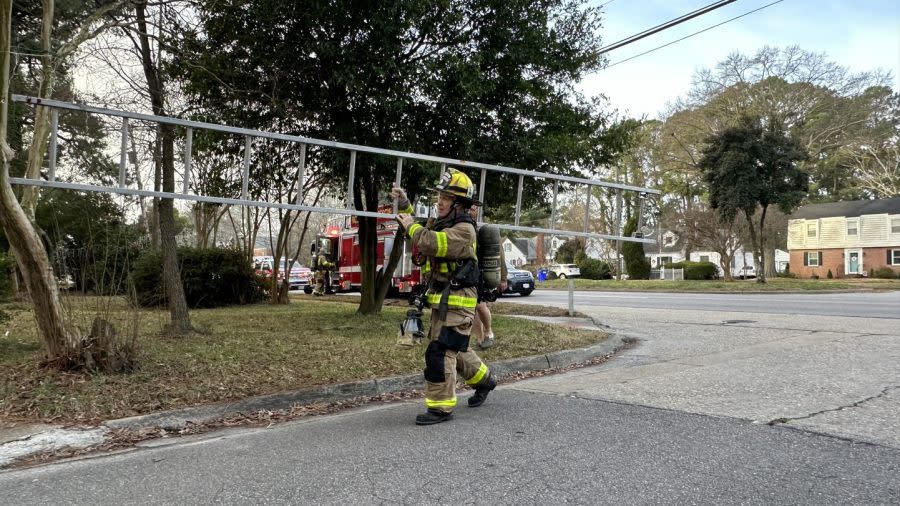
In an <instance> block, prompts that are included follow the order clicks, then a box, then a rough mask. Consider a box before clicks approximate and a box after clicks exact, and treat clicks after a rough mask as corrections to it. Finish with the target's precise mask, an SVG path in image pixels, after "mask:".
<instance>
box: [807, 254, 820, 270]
mask: <svg viewBox="0 0 900 506" xmlns="http://www.w3.org/2000/svg"><path fill="white" fill-rule="evenodd" d="M820 256H821V254H820V253H819V252H818V251H807V252H806V265H808V266H809V267H819V257H820Z"/></svg>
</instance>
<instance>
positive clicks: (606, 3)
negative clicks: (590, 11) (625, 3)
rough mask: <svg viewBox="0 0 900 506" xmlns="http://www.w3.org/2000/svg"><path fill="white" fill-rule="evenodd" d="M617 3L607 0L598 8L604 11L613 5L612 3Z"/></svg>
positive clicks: (613, 0)
mask: <svg viewBox="0 0 900 506" xmlns="http://www.w3.org/2000/svg"><path fill="white" fill-rule="evenodd" d="M615 1H616V0H606V1H605V2H603V3H602V4H600V6H599V7H597V8H598V9H602V8H604V7H606V6H607V5H609V4H611V3H613V2H615Z"/></svg>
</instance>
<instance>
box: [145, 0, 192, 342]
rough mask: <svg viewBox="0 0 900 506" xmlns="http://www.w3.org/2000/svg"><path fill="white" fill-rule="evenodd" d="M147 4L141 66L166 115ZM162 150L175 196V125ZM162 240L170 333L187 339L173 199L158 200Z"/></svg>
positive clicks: (167, 188) (168, 188)
mask: <svg viewBox="0 0 900 506" xmlns="http://www.w3.org/2000/svg"><path fill="white" fill-rule="evenodd" d="M145 8H146V2H138V3H136V4H135V6H134V9H135V14H136V15H137V24H138V38H139V39H140V45H141V63H142V65H143V67H144V76H145V77H146V79H147V87H148V88H149V92H150V102H151V105H152V107H153V114H156V115H159V116H162V115H165V99H164V96H163V94H164V91H163V88H162V76H161V75H160V71H159V69H158V68H157V65H158V64H159V62H156V63H154V62H153V59H152V56H151V54H150V39H149V36H148V32H147V20H146V17H145V12H144V9H145ZM157 132H158V134H159V136H160V138H159V139H157V142H158V143H159V145H160V146H161V148H160V150H161V154H162V160H161V162H162V163H161V167H160V164H158V165H157V168H158V169H159V168H161V171H162V190H163V191H164V192H170V193H174V192H175V130H174V127H173V126H172V125H169V124H165V123H161V124H160V125H159V127H158V130H157ZM158 219H159V236H160V246H161V247H162V254H163V285H164V288H165V293H166V299H167V302H168V305H169V315H170V317H171V320H172V321H171V324H170V327H169V332H170V333H172V334H173V335H185V334H188V333H190V332H191V331H192V330H193V329H192V327H191V320H190V315H189V314H188V307H187V301H186V300H185V297H184V286H183V285H182V284H181V269H180V268H179V266H178V252H177V247H178V245H177V244H176V242H175V201H174V200H173V199H170V198H164V199H160V200H159V217H158Z"/></svg>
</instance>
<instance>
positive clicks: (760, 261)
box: [750, 206, 769, 283]
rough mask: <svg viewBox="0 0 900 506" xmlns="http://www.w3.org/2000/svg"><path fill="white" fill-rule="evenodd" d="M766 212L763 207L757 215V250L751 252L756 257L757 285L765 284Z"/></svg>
mask: <svg viewBox="0 0 900 506" xmlns="http://www.w3.org/2000/svg"><path fill="white" fill-rule="evenodd" d="M766 210H767V207H766V206H763V208H762V211H761V212H760V214H759V248H753V252H754V254H755V255H756V282H757V283H765V282H766V255H765V253H764V252H765V251H766V249H767V246H768V243H769V241H768V240H767V237H766V235H767V234H766ZM750 228H751V229H753V222H751V223H750Z"/></svg>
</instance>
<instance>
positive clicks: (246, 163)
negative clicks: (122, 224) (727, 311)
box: [10, 94, 661, 243]
mask: <svg viewBox="0 0 900 506" xmlns="http://www.w3.org/2000/svg"><path fill="white" fill-rule="evenodd" d="M11 98H12V101H13V102H21V103H25V104H28V105H32V106H43V107H48V108H50V109H51V111H52V112H56V111H58V110H71V111H81V112H84V113H88V114H98V115H104V116H112V117H118V118H121V119H122V142H121V153H120V175H119V181H118V183H119V186H118V187H110V186H98V185H90V184H80V183H67V182H63V181H58V180H57V179H56V174H55V168H56V156H57V153H56V151H57V150H56V149H51V150H50V153H49V154H50V161H49V165H50V168H51V171H50V180H49V181H44V180H33V179H28V178H10V182H11V183H14V184H20V185H26V186H29V185H30V186H38V187H47V188H61V189H70V190H78V191H91V192H105V193H116V194H122V195H135V196H145V197H157V198H172V199H180V200H192V201H197V202H211V203H221V204H233V205H243V206H255V207H268V208H281V209H291V210H297V211H308V212H317V213H326V214H338V215H345V216H362V217H376V218H392V217H394V215H393V214H385V213H379V212H372V211H362V210H357V209H354V208H353V204H352V202H353V195H352V194H353V190H354V186H353V180H354V176H355V168H356V163H355V162H356V155H357V153H358V152H360V153H369V154H376V155H383V156H389V157H396V158H397V159H398V165H397V172H396V178H395V182H396V181H397V179H399V176H400V173H401V170H402V160H404V159H408V160H420V161H425V162H434V163H440V164H441V171H444V170H445V169H446V167H447V166H454V167H458V168H460V169H466V168H474V169H481V181H480V183H481V184H480V185H479V186H480V189H481V192H480V193H483V192H484V188H485V177H486V173H487V171H492V172H498V173H501V174H512V175H517V176H518V185H517V195H516V209H515V218H514V220H515V223H514V224H512V225H510V224H503V223H495V224H493V225H496V226H497V227H498V228H500V229H503V230H511V231H520V232H534V233H545V234H551V235H558V236H563V237H586V238H596V239H608V240H624V241H633V242H641V243H652V242H654V241H653V240H648V239H644V238H642V237H621V236H618V235H611V234H601V233H592V232H589V227H588V221H589V213H590V209H589V208H590V195H591V188H592V187H595V186H599V187H605V188H612V189H616V190H617V191H634V192H637V193H638V194H640V195H642V196H643V197H645V198H646V197H647V196H649V195H659V194H660V193H661V192H660V191H659V190H656V189H653V188H644V187H639V186H632V185H626V184H620V183H612V182H608V181H601V180H595V179H587V178H581V177H575V176H566V175H560V174H550V173H545V172H538V171H533V170H526V169H518V168H514V167H506V166H502V165H495V164H487V163H480V162H473V161H468V160H458V159H453V158H447V157H440V156H433V155H424V154H419V153H411V152H405V151H398V150H392V149H384V148H375V147H370V146H363V145H359V144H350V143H343V142H335V141H326V140H321V139H315V138H310V137H303V136H297V135H288V134H281V133H275V132H266V131H262V130H253V129H248V128H241V127H233V126H227V125H220V124H215V123H205V122H200V121H192V120H184V119H180V118H173V117H170V116H155V115H151V114H143V113H135V112H128V111H121V110H116V109H107V108H102V107H94V106H88V105H83V104H74V103H70V102H63V101H59V100H53V99H41V98H36V97H29V96H24V95H16V94H14V95H12V96H11ZM129 120H137V121H146V122H151V123H158V124H170V125H175V126H180V127H184V128H185V135H186V141H185V152H184V158H183V160H184V166H185V167H184V168H185V170H184V180H183V183H184V187H183V190H182V193H174V192H157V191H150V190H137V189H132V188H127V187H126V186H125V185H124V183H125V177H124V176H125V174H124V170H122V169H123V168H124V167H123V166H122V163H121V159H124V158H123V157H124V154H123V153H124V152H125V150H126V149H127V147H128V146H127V141H126V139H125V136H126V133H127V129H128V121H129ZM54 123H55V122H54ZM53 126H54V127H55V126H56V125H53ZM194 129H202V130H211V131H216V132H222V133H229V134H235V135H239V136H243V137H244V150H243V151H244V153H243V160H242V161H243V163H242V169H243V170H242V171H241V172H242V173H241V198H228V197H212V196H205V195H197V194H189V193H187V190H188V185H189V182H190V179H191V174H190V169H191V165H192V163H191V162H192V153H191V149H192V136H193V130H194ZM56 136H57V132H56V128H52V132H51V138H52V139H51V147H52V148H55V147H56V146H55V142H52V141H55V140H56ZM257 138H264V139H272V140H279V141H287V142H293V143H300V144H301V147H302V149H301V152H302V155H303V156H302V157H301V162H300V168H299V170H298V177H299V179H300V181H301V182H302V181H303V177H304V175H305V174H304V172H305V169H306V167H305V165H306V160H305V158H306V156H305V155H306V147H307V145H314V146H320V147H325V148H333V149H340V150H347V151H350V167H349V177H348V181H347V192H348V194H347V199H346V201H345V205H346V206H347V207H346V208H344V209H338V208H329V207H321V206H305V205H301V203H300V199H299V197H298V198H296V199H295V200H294V203H281V202H267V201H258V200H249V199H248V196H249V195H248V193H249V192H248V190H249V188H248V183H249V179H250V159H251V154H252V151H253V145H252V144H253V140H254V139H257ZM526 176H527V177H532V178H535V179H541V180H549V181H553V210H552V213H551V220H550V228H543V227H529V226H521V225H520V223H519V219H520V216H521V201H522V190H523V179H524V177H526ZM560 183H570V184H575V185H586V186H587V196H588V198H587V202H586V206H585V207H586V209H585V224H584V228H583V231H575V230H564V229H556V228H555V226H556V223H555V221H556V218H557V216H556V205H557V202H556V199H557V193H558V190H559V184H560ZM301 184H302V183H301ZM299 191H300V189H299V188H298V193H299ZM479 198H480V199H481V200H482V201H483V200H484V195H482V194H480V195H479ZM642 200H643V199H642ZM641 204H643V201H642V202H641ZM641 210H643V205H642V206H641ZM641 218H643V217H641ZM481 220H483V215H482V214H481V213H479V221H481ZM641 221H643V220H641ZM617 232H618V231H617Z"/></svg>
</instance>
